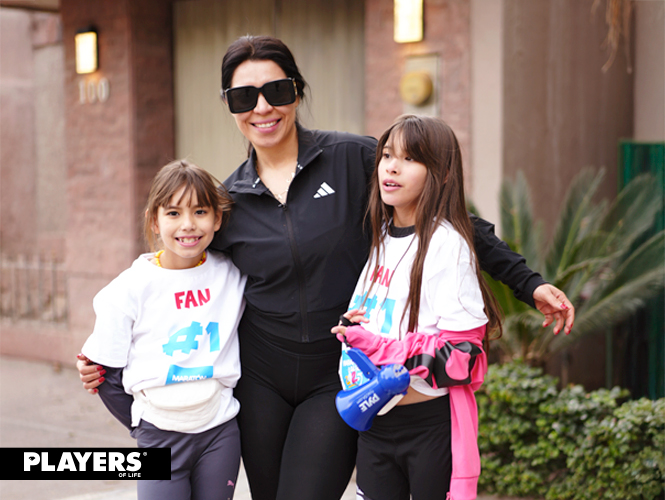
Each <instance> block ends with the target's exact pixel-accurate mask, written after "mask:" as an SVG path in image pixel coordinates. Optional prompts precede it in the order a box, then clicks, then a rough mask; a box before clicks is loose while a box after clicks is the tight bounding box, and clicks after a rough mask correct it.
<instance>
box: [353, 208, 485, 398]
mask: <svg viewBox="0 0 665 500" xmlns="http://www.w3.org/2000/svg"><path fill="white" fill-rule="evenodd" d="M417 249H418V241H417V238H416V235H415V234H411V235H409V236H403V237H396V236H390V235H387V236H386V239H385V249H384V251H382V252H381V255H379V263H380V265H379V267H378V270H377V272H376V273H374V275H371V274H372V273H373V272H374V260H373V259H370V261H368V262H367V264H365V268H364V270H363V272H362V274H361V275H360V278H359V280H358V283H357V285H356V289H355V291H354V293H353V296H352V299H351V302H350V306H349V309H358V308H360V307H364V308H365V309H366V313H365V316H366V317H367V318H368V319H369V323H362V326H363V328H365V329H366V330H368V331H370V332H372V333H374V334H375V335H382V336H384V337H388V338H393V339H397V340H401V339H403V338H404V336H405V335H406V334H407V333H408V332H407V329H408V326H409V325H408V323H409V312H408V311H406V314H405V315H404V320H403V321H402V322H401V324H400V320H401V319H402V313H403V311H404V309H405V307H406V302H407V299H408V296H409V283H410V281H411V279H410V274H411V267H412V265H413V260H414V258H415V255H416V251H417ZM486 323H487V316H485V312H484V303H483V297H482V293H481V290H480V285H479V283H478V278H477V276H476V272H475V269H474V265H473V263H472V262H471V252H470V250H469V246H468V245H467V244H466V241H464V238H462V236H461V235H460V234H459V233H458V232H457V231H455V229H454V228H453V227H452V225H451V224H450V223H449V222H447V221H443V222H442V223H441V224H440V225H439V226H438V228H437V229H436V230H435V232H434V234H433V235H432V240H431V241H430V245H429V249H428V251H427V256H426V257H425V265H424V267H423V279H422V287H421V293H420V313H419V315H418V326H417V328H416V331H417V332H419V333H426V334H431V335H435V334H438V333H439V332H440V331H441V330H448V331H454V332H460V331H465V330H471V329H473V328H477V327H479V326H482V325H484V324H486ZM411 386H412V387H413V388H414V389H416V390H417V391H418V392H420V393H422V394H426V395H431V396H440V395H444V394H447V393H448V389H447V388H445V387H444V388H440V389H433V388H432V387H431V386H430V385H429V384H427V382H425V381H424V380H423V379H422V378H420V377H416V376H412V377H411Z"/></svg>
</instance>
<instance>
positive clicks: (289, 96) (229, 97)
mask: <svg viewBox="0 0 665 500" xmlns="http://www.w3.org/2000/svg"><path fill="white" fill-rule="evenodd" d="M220 92H221V94H222V97H223V98H224V99H225V100H226V102H227V104H228V105H229V110H230V111H231V113H234V114H235V113H244V112H245V111H251V110H252V109H254V108H255V107H256V103H257V102H258V100H259V93H261V94H263V97H265V99H266V101H268V104H270V105H271V106H286V105H287V104H292V103H294V102H296V96H297V95H298V88H297V87H296V81H295V80H294V79H293V78H283V79H282V80H275V81H272V82H268V83H266V84H264V85H263V87H261V88H256V87H254V86H252V85H248V86H246V87H232V88H230V89H226V90H222V91H220Z"/></svg>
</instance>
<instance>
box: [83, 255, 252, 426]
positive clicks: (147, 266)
mask: <svg viewBox="0 0 665 500" xmlns="http://www.w3.org/2000/svg"><path fill="white" fill-rule="evenodd" d="M153 256H154V254H143V255H141V256H140V257H139V258H138V259H136V260H135V261H134V263H133V264H132V266H131V267H130V268H129V269H127V270H126V271H124V272H122V273H121V274H120V275H119V276H118V277H117V278H116V279H114V280H113V281H112V282H111V283H109V285H107V286H106V287H105V288H103V289H102V290H101V291H100V292H99V293H98V294H97V295H96V296H95V298H94V300H93V307H94V310H95V313H96V315H97V319H96V322H95V328H94V330H93V332H92V334H91V335H90V337H89V338H88V340H87V341H86V343H85V345H84V346H83V349H82V351H81V352H82V353H83V354H85V355H86V356H87V357H88V358H90V359H91V360H93V361H94V362H95V363H99V364H102V365H106V366H110V367H116V368H124V370H123V385H124V388H125V391H127V393H128V394H134V393H137V392H139V391H141V390H143V389H149V388H153V387H161V386H165V385H169V384H172V383H178V382H187V381H190V380H200V379H205V378H216V379H217V380H219V382H220V383H221V385H222V387H223V391H222V404H221V405H220V408H219V412H218V414H217V416H216V417H215V418H213V419H212V421H210V422H209V423H208V424H206V425H205V426H203V427H201V428H197V429H195V430H193V431H191V432H202V431H204V430H207V429H210V428H212V427H215V426H217V425H219V424H221V423H223V422H226V421H228V420H230V419H232V418H233V417H234V416H235V415H236V414H237V413H238V410H239V408H240V404H239V403H238V401H237V400H236V399H235V398H234V397H233V387H235V385H236V383H237V381H238V379H239V378H240V357H239V351H238V334H237V331H238V323H239V322H240V317H241V315H242V312H243V310H244V306H245V303H244V299H243V292H244V288H245V282H246V277H244V276H242V275H241V274H240V271H239V270H238V269H237V268H236V267H235V265H233V263H232V262H231V259H230V258H229V257H227V256H226V255H224V254H221V253H217V252H214V251H208V252H207V259H206V261H205V262H204V263H203V264H202V265H201V266H198V267H193V268H190V269H164V268H161V267H157V266H155V265H154V264H152V263H151V262H150V259H151V258H152V257H153ZM142 414H143V408H142V407H141V402H140V401H138V400H135V401H134V404H133V405H132V425H138V422H139V420H140V419H141V417H142Z"/></svg>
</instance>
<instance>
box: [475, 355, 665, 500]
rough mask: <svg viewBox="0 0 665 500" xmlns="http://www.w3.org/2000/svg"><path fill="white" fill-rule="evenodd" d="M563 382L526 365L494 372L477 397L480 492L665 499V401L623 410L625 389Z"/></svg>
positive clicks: (492, 368)
mask: <svg viewBox="0 0 665 500" xmlns="http://www.w3.org/2000/svg"><path fill="white" fill-rule="evenodd" d="M556 384H557V381H556V379H555V378H553V377H550V376H547V375H543V374H542V370H540V369H537V368H532V367H529V366H527V365H525V364H522V363H519V362H515V363H507V364H504V365H500V366H499V365H491V366H490V369H489V372H488V375H487V377H486V380H485V384H484V386H483V387H482V388H481V389H480V390H479V391H478V393H477V395H476V396H477V400H478V408H479V416H480V419H479V446H480V452H481V457H482V466H483V471H482V474H481V476H480V481H479V489H480V490H481V491H484V492H485V493H493V494H498V495H509V496H516V497H531V498H547V499H548V500H555V499H567V500H568V499H570V500H578V499H579V500H582V499H587V498H589V499H590V498H594V499H598V498H623V499H628V498H635V499H642V498H643V499H647V498H650V499H651V498H656V497H657V496H658V495H659V494H661V492H662V490H663V471H664V470H665V469H664V467H663V461H664V458H663V450H665V437H664V434H663V432H664V431H665V426H664V420H665V414H664V410H665V400H661V401H659V402H655V403H652V402H650V401H640V402H629V403H625V404H623V405H621V402H622V401H623V399H625V398H626V396H627V392H626V391H625V390H620V389H618V388H614V389H612V390H605V389H601V390H598V391H593V392H589V393H587V392H585V391H584V389H583V388H582V387H581V386H570V387H567V388H565V389H563V390H561V391H559V390H557V387H556ZM618 483H621V484H618Z"/></svg>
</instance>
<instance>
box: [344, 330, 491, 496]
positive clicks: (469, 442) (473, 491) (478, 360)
mask: <svg viewBox="0 0 665 500" xmlns="http://www.w3.org/2000/svg"><path fill="white" fill-rule="evenodd" d="M345 336H346V340H347V342H348V343H349V344H351V345H352V346H353V347H357V348H359V349H360V350H362V351H363V352H364V353H365V354H366V355H367V356H368V357H369V359H370V360H371V361H372V362H373V363H374V364H375V365H377V366H381V365H386V364H390V363H399V364H403V365H404V364H407V361H408V360H413V359H422V358H423V357H425V358H436V355H437V352H438V351H441V350H443V349H445V347H446V345H445V344H446V343H448V346H447V347H450V345H451V344H452V346H455V345H456V344H461V343H463V342H470V343H471V344H473V345H474V346H476V347H477V348H479V349H480V354H479V355H477V356H476V357H475V362H474V363H473V367H472V368H471V370H470V373H469V364H470V363H469V361H470V359H471V355H470V354H468V353H466V352H462V351H459V350H456V349H453V350H452V352H451V353H450V356H449V357H448V359H447V361H446V363H445V371H446V373H447V375H448V376H449V377H450V378H453V379H456V380H460V381H461V380H464V382H461V383H465V384H466V385H451V386H449V387H448V390H449V393H450V428H451V450H452V460H453V473H452V478H451V481H450V492H449V493H448V496H447V500H474V499H475V498H476V496H477V487H478V477H479V476H480V452H479V451H478V406H477V405H476V397H475V395H474V392H475V391H476V390H478V388H479V387H480V386H481V385H482V383H483V381H484V380H485V373H487V356H486V354H485V352H484V351H483V350H482V344H483V338H484V337H485V325H483V326H480V327H478V328H474V329H472V330H467V331H463V332H450V331H446V330H442V331H441V332H440V333H439V334H438V335H428V334H423V333H418V332H415V333H408V334H407V335H406V336H405V337H404V339H402V340H395V339H389V338H386V337H381V336H379V335H374V334H372V333H370V332H368V331H367V330H365V329H364V328H363V327H362V326H351V327H349V328H347V329H346V332H345ZM423 355H425V356H423ZM410 364H412V363H410ZM409 373H411V374H412V375H418V376H419V377H421V378H423V379H425V380H428V382H429V381H430V379H431V380H432V385H433V387H436V380H437V379H439V377H433V376H432V375H433V374H432V373H430V368H428V367H426V366H423V365H420V364H419V365H416V366H413V367H412V368H411V367H410V370H409Z"/></svg>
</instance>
